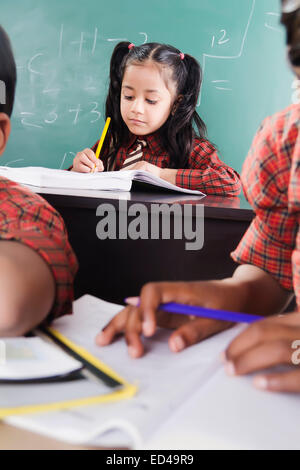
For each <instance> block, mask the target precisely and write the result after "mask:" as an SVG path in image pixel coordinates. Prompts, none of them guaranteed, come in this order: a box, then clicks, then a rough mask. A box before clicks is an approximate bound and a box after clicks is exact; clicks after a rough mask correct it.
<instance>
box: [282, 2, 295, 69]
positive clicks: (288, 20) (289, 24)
mask: <svg viewBox="0 0 300 470" xmlns="http://www.w3.org/2000/svg"><path fill="white" fill-rule="evenodd" d="M281 3H282V15H281V23H282V24H283V25H284V26H285V28H286V42H287V44H288V46H290V50H289V59H290V62H291V64H292V65H294V66H295V67H299V66H300V2H291V1H290V0H282V1H281Z"/></svg>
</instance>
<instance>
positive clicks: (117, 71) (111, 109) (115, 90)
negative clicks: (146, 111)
mask: <svg viewBox="0 0 300 470" xmlns="http://www.w3.org/2000/svg"><path fill="white" fill-rule="evenodd" d="M129 44H130V43H129V42H120V43H119V44H117V45H116V47H115V49H114V51H113V54H112V57H111V60H110V83H109V89H108V95H107V98H106V105H105V115H106V118H107V117H110V118H111V124H110V127H109V130H108V133H107V136H106V139H105V141H104V144H103V150H102V155H103V157H102V160H103V163H104V167H107V162H108V159H109V158H111V162H110V163H111V164H112V163H113V162H112V160H114V158H115V155H116V151H117V150H118V148H119V147H120V146H121V144H122V143H124V141H125V140H126V139H128V135H129V132H128V128H127V126H126V124H125V123H124V121H123V119H122V116H121V111H120V97H121V86H122V77H123V70H124V66H125V62H126V57H127V56H128V54H129V52H130V51H129V49H128V46H129Z"/></svg>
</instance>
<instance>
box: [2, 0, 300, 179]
mask: <svg viewBox="0 0 300 470" xmlns="http://www.w3.org/2000/svg"><path fill="white" fill-rule="evenodd" d="M1 24H2V25H3V27H4V28H5V29H6V31H7V32H8V34H9V36H10V38H11V42H12V45H13V49H14V53H15V58H16V63H17V71H18V83H17V93H16V100H15V107H14V113H13V119H12V128H13V129H12V134H11V139H10V141H9V144H8V147H7V150H6V153H5V155H4V156H3V157H2V160H1V164H2V165H9V166H26V165H43V166H49V167H51V168H66V167H68V166H69V165H70V164H71V162H72V160H73V158H74V156H75V154H76V153H77V152H78V151H79V150H81V149H83V148H85V147H88V146H92V145H93V144H94V142H95V141H96V140H97V139H98V138H99V134H100V132H101V131H102V128H103V125H104V103H105V98H106V91H107V86H108V70H109V61H110V56H111V53H112V50H113V48H114V46H115V44H116V43H117V42H118V41H120V40H129V41H131V42H133V43H135V44H137V45H138V44H141V43H143V42H149V41H151V42H152V41H157V42H165V43H168V44H172V45H174V46H175V47H177V48H178V49H180V50H181V51H182V52H186V53H190V54H192V55H194V56H195V57H196V58H197V59H198V60H199V62H200V63H201V65H202V68H203V86H202V91H201V97H200V99H199V107H198V112H199V113H200V115H201V117H202V118H203V119H204V121H205V123H206V124H207V127H208V137H209V138H210V139H211V140H212V141H213V142H214V143H215V144H216V145H217V146H218V148H219V151H220V155H221V158H222V159H223V160H224V161H225V162H226V163H228V164H230V165H232V166H233V167H234V168H236V169H237V170H238V171H240V170H241V167H242V163H243V160H244V158H245V156H246V154H247V151H248V148H249V146H250V144H251V141H252V138H253V135H254V133H255V131H256V130H257V128H258V126H259V124H260V122H261V120H262V119H263V118H264V117H266V116H267V115H270V114H272V113H274V112H276V111H278V110H280V109H282V108H284V107H285V106H287V105H288V104H290V103H291V102H292V101H293V100H295V99H296V98H297V96H296V95H297V90H296V89H295V86H296V85H295V82H294V81H293V75H292V73H291V72H290V71H289V69H288V65H287V60H286V54H285V37H284V30H283V28H282V27H281V26H280V24H279V0H226V1H224V0H127V1H124V0H109V1H107V2H105V1H104V0H85V1H79V0H51V1H49V0H14V1H12V2H4V1H3V0H2V1H1Z"/></svg>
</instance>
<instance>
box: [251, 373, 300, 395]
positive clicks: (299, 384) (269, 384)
mask: <svg viewBox="0 0 300 470" xmlns="http://www.w3.org/2000/svg"><path fill="white" fill-rule="evenodd" d="M253 384H254V385H255V387H257V388H259V389H260V390H268V391H270V392H290V393H299V392H300V370H293V371H290V372H283V373H280V374H267V375H257V376H256V377H254V380H253Z"/></svg>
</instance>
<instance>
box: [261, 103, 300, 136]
mask: <svg viewBox="0 0 300 470" xmlns="http://www.w3.org/2000/svg"><path fill="white" fill-rule="evenodd" d="M294 126H297V127H298V128H299V126H300V104H291V105H289V106H287V107H286V108H284V109H282V110H281V111H278V112H277V113H274V114H273V115H272V116H269V117H267V118H266V119H265V120H264V121H263V123H262V125H261V129H262V128H263V129H265V128H268V127H270V128H271V130H272V134H273V135H274V131H275V132H277V133H278V134H280V135H284V134H286V133H287V132H289V129H291V128H292V127H294Z"/></svg>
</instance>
